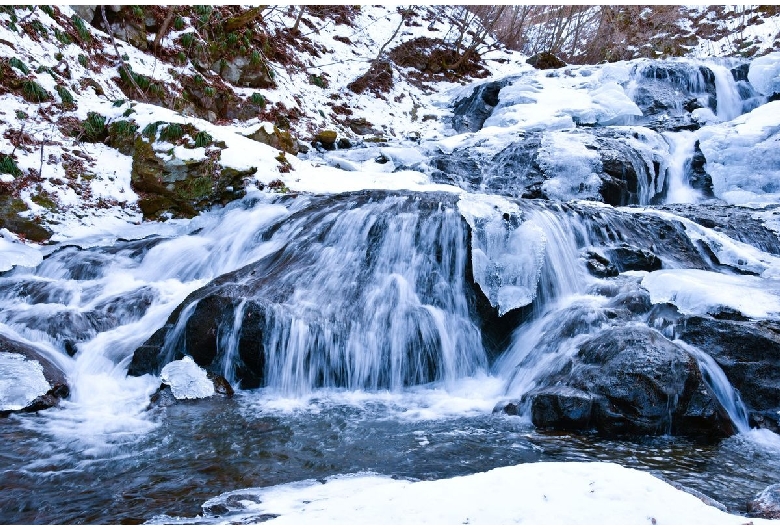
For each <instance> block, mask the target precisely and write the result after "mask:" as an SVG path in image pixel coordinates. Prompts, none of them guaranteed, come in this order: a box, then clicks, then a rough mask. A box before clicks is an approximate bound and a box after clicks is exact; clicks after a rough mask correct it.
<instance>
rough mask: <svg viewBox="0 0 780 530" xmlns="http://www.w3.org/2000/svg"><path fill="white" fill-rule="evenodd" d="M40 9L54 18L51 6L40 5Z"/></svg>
mask: <svg viewBox="0 0 780 530" xmlns="http://www.w3.org/2000/svg"><path fill="white" fill-rule="evenodd" d="M40 8H41V11H43V12H44V13H46V14H47V15H49V16H50V17H51V18H54V9H53V8H52V7H51V6H40Z"/></svg>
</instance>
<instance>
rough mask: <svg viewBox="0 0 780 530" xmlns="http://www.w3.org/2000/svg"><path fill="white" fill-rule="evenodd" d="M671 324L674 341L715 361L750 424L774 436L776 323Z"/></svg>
mask: <svg viewBox="0 0 780 530" xmlns="http://www.w3.org/2000/svg"><path fill="white" fill-rule="evenodd" d="M674 318H675V317H674V316H672V317H671V319H674ZM667 319H670V317H669V315H668V314H667ZM673 322H674V324H673V325H674V330H675V336H676V338H679V339H681V340H683V341H685V342H687V343H688V344H691V345H693V346H696V347H697V348H699V349H700V350H702V351H704V352H707V353H708V354H709V355H710V356H712V358H713V359H715V361H716V362H717V363H718V365H719V366H720V367H721V369H722V370H723V372H724V373H725V374H726V377H727V378H728V380H729V382H730V383H731V384H732V386H733V387H734V388H735V389H736V390H737V391H738V392H739V394H740V397H741V398H742V401H743V402H744V403H745V406H746V407H747V408H748V410H749V411H750V412H751V415H750V417H751V423H752V424H753V425H759V424H762V425H763V426H765V427H767V428H770V429H772V430H775V431H776V432H777V422H778V414H777V411H778V410H780V387H779V386H778V384H777V382H778V381H780V323H779V322H774V321H745V320H741V319H740V320H724V319H717V318H713V317H709V316H682V315H680V316H677V318H676V320H674V321H673Z"/></svg>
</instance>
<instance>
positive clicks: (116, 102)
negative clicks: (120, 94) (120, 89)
mask: <svg viewBox="0 0 780 530" xmlns="http://www.w3.org/2000/svg"><path fill="white" fill-rule="evenodd" d="M126 101H127V100H126V99H116V100H114V104H113V105H114V107H121V106H122V105H124V104H125V102H126Z"/></svg>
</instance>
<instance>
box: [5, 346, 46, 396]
mask: <svg viewBox="0 0 780 530" xmlns="http://www.w3.org/2000/svg"><path fill="white" fill-rule="evenodd" d="M0 374H3V375H2V378H0V410H21V409H23V408H24V407H26V406H27V405H29V404H30V402H32V400H34V399H35V398H37V397H38V396H42V395H43V394H45V393H46V392H48V391H49V389H50V388H51V387H50V385H49V383H48V381H46V377H44V375H43V367H42V366H41V364H40V363H39V362H38V361H34V360H27V359H26V358H25V357H24V356H23V355H19V354H18V353H10V352H0Z"/></svg>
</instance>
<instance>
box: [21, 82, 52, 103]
mask: <svg viewBox="0 0 780 530" xmlns="http://www.w3.org/2000/svg"><path fill="white" fill-rule="evenodd" d="M22 95H24V99H26V100H27V101H30V102H33V103H40V102H41V101H48V100H49V98H50V97H51V96H50V95H49V93H48V92H46V89H45V88H43V87H42V86H41V85H39V84H38V83H36V82H35V81H32V80H30V79H28V80H26V81H25V82H24V83H22Z"/></svg>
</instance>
